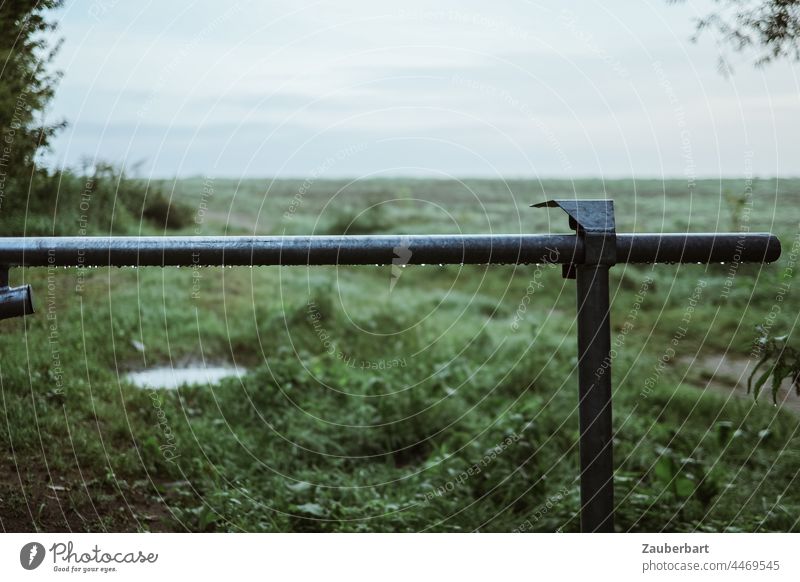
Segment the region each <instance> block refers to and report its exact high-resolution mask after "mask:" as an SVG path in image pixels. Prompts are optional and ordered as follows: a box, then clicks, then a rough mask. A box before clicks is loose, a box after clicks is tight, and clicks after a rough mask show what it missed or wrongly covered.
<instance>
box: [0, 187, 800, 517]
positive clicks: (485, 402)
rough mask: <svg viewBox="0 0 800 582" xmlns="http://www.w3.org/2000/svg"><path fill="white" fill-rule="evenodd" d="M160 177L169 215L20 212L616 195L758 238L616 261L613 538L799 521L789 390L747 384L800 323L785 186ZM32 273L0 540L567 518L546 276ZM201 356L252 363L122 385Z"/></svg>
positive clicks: (557, 223)
mask: <svg viewBox="0 0 800 582" xmlns="http://www.w3.org/2000/svg"><path fill="white" fill-rule="evenodd" d="M690 186H691V187H690ZM153 187H157V188H158V190H159V192H160V193H161V195H163V196H162V199H160V200H162V202H163V197H166V198H168V199H171V200H173V201H175V202H177V203H178V204H179V206H176V210H175V211H174V212H176V213H177V212H179V211H180V213H181V216H180V220H176V216H172V219H170V218H169V217H164V219H163V220H162V222H161V223H158V221H157V220H156V221H153V220H148V221H143V220H127V221H125V220H121V219H118V218H119V217H117V218H112V220H111V222H108V221H107V217H108V216H111V215H113V213H114V212H115V210H114V209H115V205H114V193H113V191H107V190H98V191H97V192H96V193H94V194H93V195H92V196H89V197H88V204H87V205H86V208H85V209H83V210H81V209H79V199H78V198H74V199H66V200H65V201H62V202H61V203H60V207H59V209H58V210H57V211H56V212H55V213H54V214H53V213H51V214H50V215H45V214H39V215H36V216H35V217H34V218H35V221H33V222H32V223H31V224H34V225H35V229H33V230H34V231H36V232H37V233H39V234H45V233H48V232H57V233H58V234H78V233H79V232H82V231H81V228H84V229H85V228H86V223H87V221H86V216H84V215H87V216H88V217H89V218H90V220H89V223H90V224H91V225H92V226H91V228H89V230H90V231H91V233H92V234H108V233H109V232H112V233H114V234H165V233H170V234H187V235H191V234H203V235H212V234H367V233H409V234H412V233H537V232H539V233H546V232H553V233H556V232H567V231H568V228H567V223H566V218H565V216H564V215H563V214H561V213H559V212H558V211H556V210H552V211H546V210H543V209H532V208H529V205H530V204H532V203H536V202H541V201H544V200H547V199H551V198H559V197H563V198H571V197H576V196H578V197H585V198H601V197H609V198H613V199H614V200H615V204H616V213H617V227H618V230H619V231H620V232H706V231H733V232H738V231H740V230H750V231H771V232H774V233H775V234H777V235H778V236H779V237H780V239H781V241H782V244H783V249H784V251H783V256H782V258H781V260H780V261H779V262H777V263H775V264H773V265H768V266H761V265H703V266H700V265H639V266H625V265H618V266H616V267H615V268H614V269H613V270H612V295H613V305H612V343H613V345H614V347H615V353H614V358H613V378H614V415H615V416H614V419H615V430H616V436H615V464H616V467H617V471H616V475H615V492H616V503H617V508H616V512H617V529H618V530H619V531H682V532H683V531H798V530H800V525H799V524H798V519H799V518H798V516H800V493H798V491H797V489H798V482H797V473H798V470H800V432H799V429H800V423H799V422H798V416H797V415H798V404H797V403H798V399H799V398H798V396H797V395H796V394H794V392H793V391H791V390H786V389H782V390H781V392H780V393H779V397H780V398H779V400H780V401H781V404H782V405H781V406H776V405H774V404H773V402H772V401H771V399H770V397H769V395H768V394H766V393H765V394H763V395H762V396H761V397H760V398H759V399H757V400H755V399H753V397H752V396H749V395H747V394H746V393H745V390H744V388H743V387H744V385H745V384H746V379H747V376H748V375H749V371H750V370H752V368H753V366H754V365H755V363H756V361H757V360H756V359H754V358H753V356H752V353H751V352H752V346H753V342H754V341H756V340H757V338H758V337H759V331H758V330H757V327H758V326H765V327H767V328H768V331H769V332H770V333H771V334H774V335H789V341H790V342H791V336H792V334H793V333H794V330H795V327H796V324H797V317H798V314H799V313H800V294H799V293H798V291H797V290H796V289H794V288H793V287H792V281H793V275H794V269H795V265H794V261H795V260H796V256H797V255H796V253H792V247H793V245H796V244H797V240H798V238H797V237H798V234H799V233H800V214H798V212H797V208H798V204H799V203H800V180H784V179H781V180H767V179H755V180H753V181H745V180H722V181H720V180H708V181H703V180H701V181H698V182H696V183H693V184H687V182H686V181H685V180H667V181H663V180H635V181H634V180H605V181H603V180H578V181H567V180H544V181H533V180H516V181H508V182H502V181H498V180H464V181H455V180H453V181H444V180H427V179H400V178H396V179H371V180H358V181H347V180H335V181H332V180H313V179H308V180H302V179H298V180H254V179H253V180H245V181H236V180H226V179H213V178H204V177H197V178H190V179H181V180H176V181H162V182H160V183H158V184H156V185H153ZM133 208H135V205H134V206H133ZM141 208H144V206H141ZM178 209H180V210H178ZM109 213H111V214H109ZM134 214H135V213H134ZM114 216H116V215H114ZM154 216H157V217H158V216H161V215H160V214H158V213H155V214H154ZM82 217H83V218H82ZM138 218H141V214H140V216H139V217H138ZM107 222H108V223H107ZM82 223H83V224H82ZM16 228H18V229H23V230H24V225H17V227H16ZM26 232H31V229H30V228H29V229H28V230H27V231H26ZM23 282H24V283H30V284H31V285H32V286H33V289H34V299H35V303H36V305H37V309H38V314H36V315H34V316H31V317H27V318H25V319H24V320H9V321H3V322H0V329H1V330H2V333H1V334H0V353H1V354H2V358H0V418H2V420H1V421H0V424H2V426H3V430H1V431H0V445H2V455H3V458H2V470H1V471H0V506H1V507H2V509H0V516H2V517H0V519H2V522H1V525H2V528H3V529H4V530H6V531H33V530H40V531H64V530H72V531H290V532H294V531H381V532H389V531H391V532H405V531H465V532H466V531H503V532H506V531H547V532H552V531H577V530H578V527H579V523H578V519H577V515H578V511H579V496H578V481H577V479H578V473H579V469H578V454H577V453H578V451H577V441H578V419H577V408H576V407H577V387H576V385H577V378H576V370H575V366H576V329H575V293H574V282H573V281H569V280H564V279H562V278H561V273H560V269H558V268H556V267H553V266H546V265H541V266H535V265H524V266H458V265H454V266H439V265H425V266H416V267H407V268H403V269H398V268H397V267H395V268H394V269H393V268H392V266H391V265H383V266H365V267H346V268H345V267H314V268H307V267H285V268H273V267H270V268H235V269H217V268H197V269H195V268H181V269H158V268H142V269H84V270H77V269H66V270H65V269H58V270H55V269H51V270H48V269H39V270H34V269H31V270H27V271H22V270H20V269H14V270H12V284H19V283H23ZM787 283H788V287H786V284H787ZM198 363H201V364H208V365H219V364H224V365H227V366H237V367H241V368H242V369H246V370H247V374H246V375H244V376H243V377H242V378H230V379H227V380H224V381H222V382H221V383H220V384H219V385H214V386H184V387H181V388H179V389H178V390H174V391H166V390H161V391H150V390H141V389H138V388H136V387H134V386H132V385H131V383H130V382H128V381H127V380H126V379H125V374H126V373H127V372H129V371H134V370H140V369H145V368H148V367H152V366H159V365H163V366H175V367H181V366H185V365H195V364H198ZM765 392H767V391H765Z"/></svg>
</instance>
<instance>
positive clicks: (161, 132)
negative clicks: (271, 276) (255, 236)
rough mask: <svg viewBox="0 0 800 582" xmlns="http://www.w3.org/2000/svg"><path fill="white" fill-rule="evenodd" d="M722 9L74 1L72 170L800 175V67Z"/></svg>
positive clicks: (61, 107)
mask: <svg viewBox="0 0 800 582" xmlns="http://www.w3.org/2000/svg"><path fill="white" fill-rule="evenodd" d="M707 8H708V3H706V2H687V3H685V4H678V5H673V4H669V3H667V2H666V0H645V1H637V2H631V1H630V0H627V1H617V0H614V1H603V2H600V1H597V2H590V1H586V0H583V1H580V2H570V1H566V2H564V1H562V2H547V3H545V2H525V1H513V2H504V1H497V2H491V3H489V2H485V1H483V2H477V1H472V0H458V1H455V0H453V1H444V2H435V3H434V2H429V1H427V2H426V1H417V0H404V1H403V2H391V3H388V2H376V1H372V2H368V1H356V0H336V1H332V2H306V1H302V0H299V1H298V0H292V1H283V0H277V1H276V0H269V1H266V2H264V1H250V0H241V1H238V2H237V1H229V2H219V1H211V0H196V1H191V0H171V1H169V2H158V1H149V2H148V1H141V2H130V1H120V0H94V1H92V0H89V1H87V0H81V1H78V0H72V1H70V0H68V1H67V4H66V6H65V7H64V8H62V9H61V10H59V11H58V12H57V13H56V14H55V16H56V18H57V19H58V20H59V22H60V30H59V34H60V35H62V36H63V37H64V39H65V42H64V45H63V48H62V50H61V52H60V54H59V57H58V59H57V62H56V66H57V67H58V68H59V69H61V70H62V71H63V72H64V78H63V80H62V82H61V84H60V87H59V89H58V92H57V97H56V98H55V100H54V103H53V107H52V111H51V116H52V117H53V118H64V119H66V120H68V121H69V124H70V125H69V128H68V129H67V130H66V131H64V132H63V133H62V134H61V135H60V136H59V138H58V139H57V140H56V143H55V148H54V151H53V154H52V158H53V159H54V161H55V163H58V164H66V165H73V166H74V165H77V164H78V162H79V161H80V160H81V159H83V158H89V159H94V158H98V159H103V160H110V161H122V160H124V161H126V162H127V163H129V164H131V163H133V162H138V161H143V162H144V166H143V169H142V173H143V174H144V175H146V176H148V175H149V176H175V175H178V176H187V175H208V176H215V177H222V176H232V177H241V176H253V177H256V176H257V177H265V176H276V175H277V176H287V177H288V176H306V175H309V174H312V173H314V174H318V175H325V176H331V177H333V176H367V175H406V174H419V175H436V176H443V177H444V176H450V175H456V176H486V177H493V176H501V175H502V176H504V177H507V178H508V177H523V176H538V177H549V176H553V177H558V176H572V177H578V176H598V177H616V176H642V177H651V176H652V177H660V176H675V177H684V176H689V177H692V176H701V177H702V176H720V175H723V176H743V175H746V174H749V173H750V172H752V173H753V174H755V175H758V176H775V175H780V176H797V175H800V139H798V136H800V85H799V84H798V78H797V71H798V65H796V64H794V65H793V64H790V63H779V64H774V65H770V66H768V67H766V68H763V69H754V68H753V67H752V66H751V64H750V61H749V60H747V59H746V58H745V57H740V58H738V60H737V61H734V62H735V63H736V65H737V66H736V71H735V74H734V76H733V77H732V78H730V79H726V78H724V77H723V76H721V75H720V74H719V73H718V72H717V58H718V51H717V49H716V47H715V44H714V42H713V39H712V38H705V39H701V42H699V43H698V44H693V43H691V42H690V41H689V37H690V36H691V34H692V32H693V24H692V19H693V18H694V17H696V16H698V15H701V14H703V13H705V11H706V10H707Z"/></svg>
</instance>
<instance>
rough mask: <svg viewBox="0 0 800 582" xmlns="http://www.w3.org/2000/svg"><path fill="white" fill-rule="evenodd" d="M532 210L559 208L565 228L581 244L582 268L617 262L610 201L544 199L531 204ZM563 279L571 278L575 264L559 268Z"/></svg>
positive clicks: (612, 202)
mask: <svg viewBox="0 0 800 582" xmlns="http://www.w3.org/2000/svg"><path fill="white" fill-rule="evenodd" d="M531 206H533V207H534V208H543V207H550V208H561V210H563V211H564V212H566V213H567V215H568V216H569V227H570V228H571V229H572V230H574V231H576V232H577V234H578V236H579V237H581V238H582V239H583V242H584V249H585V254H584V260H583V264H584V265H609V266H611V265H615V264H616V263H617V226H616V222H615V220H614V201H613V200H576V199H571V200H548V201H547V202H541V203H539V204H532V205H531ZM561 274H562V276H563V277H564V278H565V279H574V278H575V264H574V263H568V264H565V265H562V267H561Z"/></svg>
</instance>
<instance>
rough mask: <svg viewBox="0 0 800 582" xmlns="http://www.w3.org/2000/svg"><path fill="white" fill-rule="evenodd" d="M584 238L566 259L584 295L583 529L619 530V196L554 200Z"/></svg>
mask: <svg viewBox="0 0 800 582" xmlns="http://www.w3.org/2000/svg"><path fill="white" fill-rule="evenodd" d="M534 206H539V207H541V206H550V207H558V208H561V209H562V210H563V211H564V212H566V213H567V214H568V215H569V225H570V228H572V229H573V230H575V231H576V232H577V234H578V236H579V237H580V238H581V239H583V243H584V253H583V256H582V257H577V258H573V261H574V262H573V263H570V264H565V265H563V267H564V269H563V274H564V277H565V278H568V279H575V286H576V290H577V297H578V416H579V422H580V457H581V531H583V532H613V531H614V458H613V442H612V426H611V326H610V324H609V318H610V313H609V306H610V299H609V290H608V269H609V267H611V266H612V265H614V264H616V262H617V230H616V224H615V220H614V201H613V200H550V201H549V202H544V203H542V204H535V205H534Z"/></svg>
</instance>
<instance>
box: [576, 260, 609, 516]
mask: <svg viewBox="0 0 800 582" xmlns="http://www.w3.org/2000/svg"><path fill="white" fill-rule="evenodd" d="M575 271H576V273H575V274H576V280H575V283H576V288H577V298H578V396H579V404H578V415H579V417H580V457H581V531H584V532H613V531H614V460H613V448H612V426H611V358H610V355H609V354H610V351H611V326H610V325H609V290H608V265H576V267H575Z"/></svg>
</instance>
